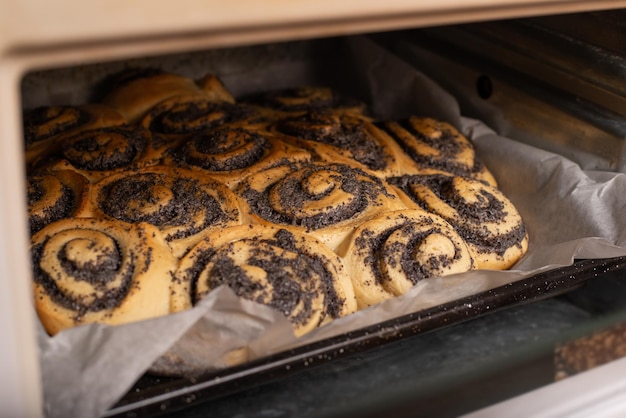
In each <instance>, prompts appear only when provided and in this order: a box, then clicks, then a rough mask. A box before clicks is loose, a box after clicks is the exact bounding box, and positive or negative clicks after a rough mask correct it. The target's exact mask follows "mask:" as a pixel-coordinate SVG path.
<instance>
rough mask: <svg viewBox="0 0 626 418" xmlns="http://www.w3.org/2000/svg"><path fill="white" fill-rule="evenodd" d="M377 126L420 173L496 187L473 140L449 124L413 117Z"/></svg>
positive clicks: (381, 123)
mask: <svg viewBox="0 0 626 418" xmlns="http://www.w3.org/2000/svg"><path fill="white" fill-rule="evenodd" d="M376 125H377V126H378V127H379V128H381V129H383V130H384V131H385V132H387V134H389V136H391V137H392V138H393V139H394V140H395V141H397V143H398V144H400V146H401V147H402V149H403V150H404V152H405V153H406V155H408V156H409V157H411V158H412V159H413V161H415V163H416V164H417V166H418V168H419V170H420V171H421V173H419V174H437V173H444V174H454V175H456V176H462V177H470V178H474V179H477V180H480V181H482V182H484V183H487V184H489V185H491V186H494V187H497V183H496V180H495V178H494V177H493V175H492V174H491V172H489V170H488V169H487V168H486V167H485V165H484V164H483V163H482V162H481V161H480V159H479V158H478V157H477V155H476V151H475V149H474V145H473V144H472V142H471V141H470V140H469V139H467V138H466V137H465V136H463V134H461V132H459V131H458V130H457V129H456V128H455V127H454V126H452V125H450V124H449V123H446V122H443V121H438V120H435V119H432V118H419V117H416V116H411V117H409V118H408V119H404V120H398V121H389V122H379V123H377V124H376ZM405 174H414V173H405Z"/></svg>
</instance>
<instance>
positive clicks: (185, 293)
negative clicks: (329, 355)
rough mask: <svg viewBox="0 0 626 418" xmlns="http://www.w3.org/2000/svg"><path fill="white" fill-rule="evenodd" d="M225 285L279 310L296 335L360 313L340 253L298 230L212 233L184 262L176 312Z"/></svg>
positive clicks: (243, 228) (258, 228) (176, 286)
mask: <svg viewBox="0 0 626 418" xmlns="http://www.w3.org/2000/svg"><path fill="white" fill-rule="evenodd" d="M220 285H227V286H229V287H230V288H231V289H232V290H233V291H234V292H235V293H236V294H238V295H239V296H241V297H244V298H246V299H250V300H253V301H256V302H259V303H262V304H266V305H269V306H272V307H273V308H275V309H278V310H279V311H281V312H282V313H283V314H285V315H286V316H287V318H288V319H289V320H290V321H291V323H292V325H293V328H294V332H295V333H296V335H302V334H305V333H307V332H309V331H311V330H312V329H314V328H316V327H317V326H319V325H320V324H322V323H323V322H324V320H325V319H332V318H337V317H340V316H345V315H347V314H349V313H352V312H354V311H355V310H356V300H355V298H354V291H353V289H352V283H351V282H350V278H349V277H348V276H347V275H346V273H345V271H344V268H343V265H342V264H341V261H340V260H339V258H338V257H337V256H336V254H334V253H333V252H332V251H331V250H330V249H328V248H327V247H326V246H324V245H323V244H322V243H321V242H319V241H318V240H316V239H315V238H312V237H310V236H307V235H305V234H302V233H300V232H298V231H296V230H294V229H292V228H285V227H280V228H279V227H269V226H261V225H242V226H236V227H232V228H226V229H224V230H221V231H214V232H212V233H208V234H207V235H206V236H205V238H204V239H203V240H202V241H200V242H199V243H198V244H197V245H196V246H195V247H194V248H192V249H191V250H190V251H189V253H187V255H185V257H184V258H183V259H182V260H181V262H180V265H179V267H178V270H177V272H176V274H175V279H174V285H173V288H172V302H171V303H172V311H173V312H178V311H181V310H185V309H189V308H191V307H192V306H193V305H194V304H195V303H197V302H199V301H200V300H201V299H202V298H203V297H204V296H205V295H206V294H208V293H209V292H210V291H211V290H212V289H214V288H216V287H218V286H220Z"/></svg>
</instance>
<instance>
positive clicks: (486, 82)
mask: <svg viewBox="0 0 626 418" xmlns="http://www.w3.org/2000/svg"><path fill="white" fill-rule="evenodd" d="M476 92H477V93H478V96H480V98H482V99H485V100H487V99H489V98H490V97H491V95H492V94H493V83H492V82H491V78H490V77H489V76H487V75H481V76H479V77H478V78H477V79H476Z"/></svg>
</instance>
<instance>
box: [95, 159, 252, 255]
mask: <svg viewBox="0 0 626 418" xmlns="http://www.w3.org/2000/svg"><path fill="white" fill-rule="evenodd" d="M89 200H90V204H91V206H92V211H93V213H94V214H95V215H96V216H98V217H102V218H108V219H117V220H120V221H123V222H128V223H139V222H147V223H150V224H152V225H155V226H156V227H157V228H159V230H160V231H161V232H162V233H163V236H164V237H165V240H166V241H167V242H168V243H169V245H170V246H171V248H172V251H173V252H174V255H176V256H177V257H180V256H182V255H183V254H184V253H185V252H186V251H188V250H189V248H190V247H191V246H193V245H194V244H195V243H196V242H197V241H198V239H200V237H201V234H202V233H203V232H204V231H206V230H207V229H217V230H219V229H222V228H224V227H227V226H232V225H239V224H240V223H242V219H243V217H242V211H241V209H240V201H239V199H238V198H237V197H236V196H235V195H234V193H233V192H232V191H231V190H230V189H229V188H228V187H227V186H226V185H225V184H224V183H222V182H220V181H218V180H215V179H213V178H211V177H209V176H207V175H206V174H204V173H200V172H198V171H196V170H186V169H182V168H175V167H164V166H152V167H145V168H142V169H138V170H134V171H126V172H123V173H119V174H116V175H113V176H109V177H107V178H105V179H103V180H102V181H100V182H98V183H96V184H94V185H93V188H92V191H91V196H90V199H89Z"/></svg>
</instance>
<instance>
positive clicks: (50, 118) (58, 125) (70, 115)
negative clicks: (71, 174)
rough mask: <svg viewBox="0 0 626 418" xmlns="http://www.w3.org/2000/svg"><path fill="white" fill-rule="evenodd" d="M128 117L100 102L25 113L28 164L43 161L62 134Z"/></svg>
mask: <svg viewBox="0 0 626 418" xmlns="http://www.w3.org/2000/svg"><path fill="white" fill-rule="evenodd" d="M125 123H126V119H124V117H123V116H122V115H121V114H120V113H119V112H117V111H116V110H115V109H113V108H111V107H109V106H105V105H101V104H87V105H82V106H70V105H66V106H42V107H38V108H36V109H32V110H30V111H28V112H26V113H25V114H24V143H25V158H26V165H27V167H31V166H33V165H37V164H40V163H41V160H45V159H46V158H47V157H48V155H50V153H52V152H54V150H55V149H56V145H57V144H58V143H59V140H60V138H62V137H64V136H69V135H74V134H77V133H79V132H82V131H85V130H89V129H96V128H105V127H109V126H119V125H123V124H125Z"/></svg>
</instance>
